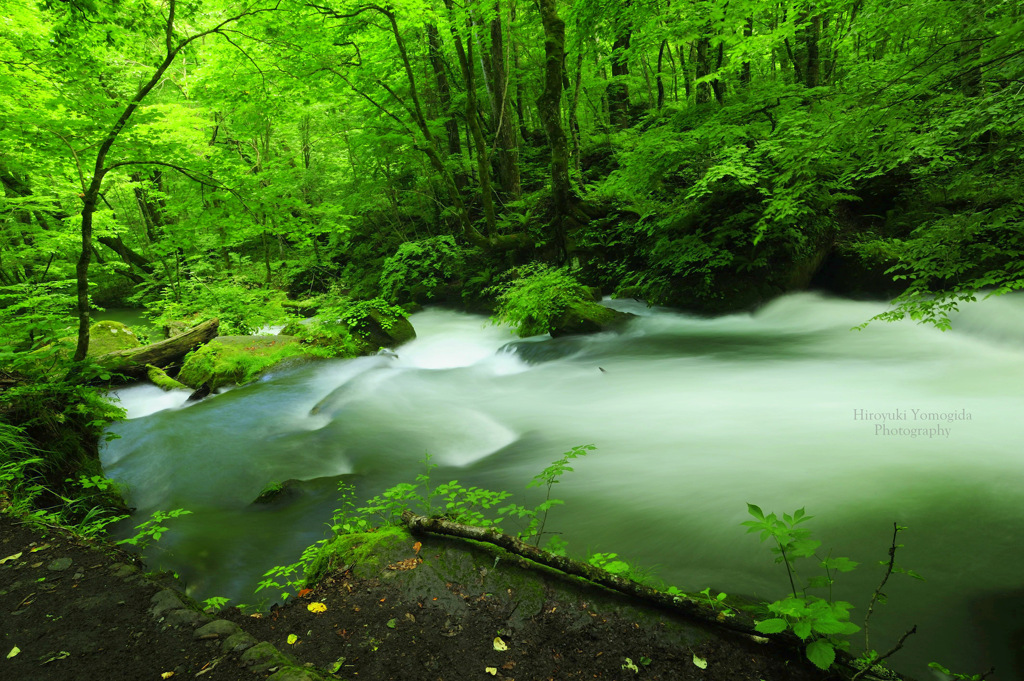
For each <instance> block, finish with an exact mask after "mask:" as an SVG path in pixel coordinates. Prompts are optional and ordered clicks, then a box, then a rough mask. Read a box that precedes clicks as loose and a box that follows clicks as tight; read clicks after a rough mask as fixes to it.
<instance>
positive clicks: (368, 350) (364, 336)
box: [350, 310, 416, 355]
mask: <svg viewBox="0 0 1024 681" xmlns="http://www.w3.org/2000/svg"><path fill="white" fill-rule="evenodd" d="M350 330H351V332H352V336H353V337H354V338H355V339H356V340H357V341H358V342H359V344H360V346H361V347H360V353H361V354H366V355H368V354H373V353H375V352H377V351H378V350H380V349H381V348H397V347H398V346H399V345H402V344H403V343H408V342H409V341H411V340H413V339H414V338H416V330H415V329H413V328H412V324H411V323H409V320H408V319H406V318H405V317H403V316H401V315H398V314H389V313H386V312H381V311H380V310H370V311H369V313H368V314H367V315H366V316H364V317H362V318H361V319H360V320H359V321H358V322H356V323H355V324H354V325H353V326H352V327H350Z"/></svg>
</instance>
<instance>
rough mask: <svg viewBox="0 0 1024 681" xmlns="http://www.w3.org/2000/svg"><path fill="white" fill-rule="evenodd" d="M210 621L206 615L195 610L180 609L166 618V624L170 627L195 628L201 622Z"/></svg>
mask: <svg viewBox="0 0 1024 681" xmlns="http://www.w3.org/2000/svg"><path fill="white" fill-rule="evenodd" d="M209 619H210V618H209V617H207V616H206V615H204V614H202V613H200V612H196V611H195V610H189V609H188V608H179V609H178V610H172V611H170V612H169V613H167V616H166V617H165V618H164V624H166V625H167V626H170V627H180V626H183V625H187V626H189V627H194V626H196V625H197V624H199V623H200V622H204V621H209Z"/></svg>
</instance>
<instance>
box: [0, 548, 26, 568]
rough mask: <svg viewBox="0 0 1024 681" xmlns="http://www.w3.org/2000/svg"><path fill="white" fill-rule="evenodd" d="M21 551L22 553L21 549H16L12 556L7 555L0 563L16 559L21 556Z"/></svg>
mask: <svg viewBox="0 0 1024 681" xmlns="http://www.w3.org/2000/svg"><path fill="white" fill-rule="evenodd" d="M21 553H22V552H21V551H18V552H17V553H15V554H14V555H13V556H7V557H6V558H4V559H3V560H0V565H3V564H4V563H6V562H7V561H9V560H18V559H19V558H21Z"/></svg>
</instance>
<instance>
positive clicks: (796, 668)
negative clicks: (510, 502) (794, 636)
mask: <svg viewBox="0 0 1024 681" xmlns="http://www.w3.org/2000/svg"><path fill="white" fill-rule="evenodd" d="M425 541H427V540H425ZM447 544H451V546H455V543H452V542H448V543H447ZM458 544H459V546H460V548H458V549H452V548H451V547H450V546H447V545H446V542H444V541H441V542H438V543H437V544H435V543H434V542H433V541H430V542H429V543H428V544H427V545H425V546H423V550H422V552H420V545H419V544H418V543H417V545H416V553H413V552H412V547H408V548H407V549H405V550H406V551H407V552H408V553H409V558H406V559H405V560H402V561H400V562H399V563H397V564H389V565H387V566H386V567H382V569H380V570H377V571H373V570H371V571H363V570H359V569H355V570H353V566H351V565H340V566H337V567H336V569H332V570H330V571H329V572H327V574H326V575H325V576H324V578H323V579H321V580H320V582H319V583H318V585H317V586H316V587H315V588H314V589H312V590H309V591H308V592H303V593H302V594H301V597H299V598H293V599H290V600H289V603H288V605H287V606H285V607H283V608H275V609H272V610H271V611H270V612H267V613H263V614H262V615H257V616H246V615H244V614H243V613H241V612H239V611H238V610H237V609H235V608H227V609H225V610H222V611H221V612H219V613H216V614H215V615H212V616H211V615H206V614H203V613H200V612H198V611H197V610H196V609H195V608H194V605H192V604H190V602H189V600H188V599H187V598H186V597H185V596H183V595H182V594H181V593H180V591H172V590H169V589H168V586H169V585H168V584H167V583H161V582H160V580H159V579H154V578H152V576H148V575H146V574H145V573H144V569H145V568H144V567H143V566H141V565H139V564H138V563H137V562H136V561H135V559H134V557H133V556H132V555H131V554H128V553H125V552H123V551H120V550H117V549H116V548H114V547H111V546H110V545H108V544H106V543H104V542H102V541H86V540H83V539H81V538H79V537H77V536H75V535H73V534H71V533H69V532H66V531H64V530H61V529H55V528H46V529H44V530H40V529H38V528H33V527H31V526H28V525H26V524H23V523H22V522H20V521H18V520H16V519H15V518H13V517H11V516H9V515H7V514H5V513H2V512H0V679H3V680H11V681H14V680H17V681H68V680H71V679H74V680H75V681H92V680H96V681H101V680H102V681H107V680H108V679H126V680H128V681H134V680H136V679H137V680H140V681H142V680H147V679H152V680H154V681H156V680H158V679H167V678H174V679H184V678H189V679H193V678H202V679H206V680H207V681H215V680H235V679H244V680H246V681H251V680H253V679H262V678H268V677H272V679H273V681H285V680H287V681H301V680H303V679H306V680H309V679H332V678H339V679H349V680H350V681H351V680H352V679H373V680H378V679H379V680H384V679H396V680H397V679H401V680H403V681H416V680H420V679H422V680H423V681H437V680H445V681H461V680H463V679H503V680H505V681H510V680H514V679H518V680H519V681H542V680H547V679H553V680H557V679H584V678H585V679H666V680H669V679H672V680H675V679H679V680H686V679H703V680H710V681H717V680H723V681H724V680H729V681H745V680H750V681H760V680H765V681H784V680H793V681H804V680H807V681H811V680H814V681H823V680H824V679H827V678H830V675H828V674H825V673H823V672H820V671H818V670H816V669H815V668H813V667H811V666H810V665H809V664H808V663H806V661H803V660H801V659H800V656H799V654H798V653H794V652H793V651H792V650H788V649H785V648H779V647H776V646H774V645H767V644H758V643H756V642H753V641H751V640H750V639H749V638H748V637H744V636H742V635H738V634H730V633H729V632H726V631H720V632H713V633H709V632H708V631H706V625H702V626H704V627H705V629H702V628H701V626H698V625H696V624H694V623H686V622H678V621H673V616H672V615H671V614H669V613H665V612H660V611H658V610H656V609H653V608H646V607H644V606H642V605H638V604H636V603H628V602H627V600H628V599H624V598H621V597H618V596H615V595H613V594H612V595H610V594H609V593H608V592H605V591H604V590H600V589H596V588H592V587H581V586H580V585H578V584H577V585H575V586H573V588H572V589H567V588H565V587H564V586H555V587H552V586H550V585H549V584H548V583H547V582H550V581H551V577H550V575H543V574H538V575H536V576H532V573H531V576H530V577H529V579H530V580H532V587H530V588H524V591H525V592H529V594H532V596H531V597H530V598H518V599H517V598H516V597H515V596H514V595H513V592H512V590H511V589H503V590H502V592H500V593H490V592H488V591H486V589H488V588H491V587H493V586H494V584H493V583H492V582H490V581H488V578H487V577H486V573H487V570H486V569H482V568H479V565H480V564H488V565H489V563H487V561H488V560H490V558H489V557H488V558H485V559H484V561H483V562H481V561H477V562H476V563H467V562H466V561H463V562H462V563H460V564H459V565H461V567H460V568H458V569H462V570H464V571H463V574H464V575H466V578H465V579H464V581H463V582H462V583H453V582H448V581H445V579H446V578H445V577H444V576H441V577H440V578H439V577H438V575H439V574H440V573H438V572H437V571H436V570H433V569H428V567H429V565H428V564H429V562H430V560H431V556H433V558H434V559H439V558H441V556H442V554H443V553H444V552H446V551H453V550H455V551H459V552H466V555H468V552H469V551H471V550H472V551H476V549H474V548H472V547H468V548H467V546H466V543H465V542H459V543H458ZM425 559H426V562H424V560H425ZM385 560H386V561H390V560H392V558H391V557H388V558H385ZM456 562H458V561H456ZM494 564H495V565H497V561H495V563H494ZM516 569H518V568H516ZM495 572H497V571H495ZM477 576H479V579H477ZM170 586H175V585H170ZM177 588H179V589H180V585H177ZM587 589H593V594H592V596H593V597H592V598H591V596H588V595H587V594H588V591H587ZM505 591H507V593H505ZM602 592H603V593H602ZM431 594H433V595H431ZM311 606H312V607H311ZM318 611H319V612H318ZM215 618H217V621H216V622H212V623H211V620H214V619H215ZM240 629H241V631H240ZM229 635H230V638H228V636H229ZM257 642H260V643H257ZM271 646H273V647H271ZM281 653H284V655H282V654H281Z"/></svg>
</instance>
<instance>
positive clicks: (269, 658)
mask: <svg viewBox="0 0 1024 681" xmlns="http://www.w3.org/2000/svg"><path fill="white" fill-rule="evenodd" d="M240 659H241V662H242V664H244V665H247V666H248V665H251V666H252V667H253V671H256V672H263V671H267V670H268V669H270V668H271V667H284V666H288V665H289V664H291V661H290V660H289V659H288V658H287V657H285V656H284V654H283V653H282V652H281V651H279V650H278V649H277V648H275V647H274V646H273V644H271V643H268V642H266V641H264V642H262V643H257V644H256V645H254V646H253V647H252V648H249V649H248V650H247V651H245V652H244V653H242V657H241V658H240Z"/></svg>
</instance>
